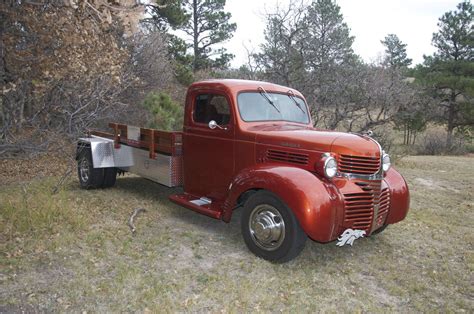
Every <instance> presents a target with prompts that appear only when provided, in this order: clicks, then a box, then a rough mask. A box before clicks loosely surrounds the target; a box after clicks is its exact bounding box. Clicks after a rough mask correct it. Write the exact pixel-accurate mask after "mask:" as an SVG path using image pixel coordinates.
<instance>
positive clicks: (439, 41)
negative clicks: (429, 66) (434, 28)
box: [432, 0, 474, 61]
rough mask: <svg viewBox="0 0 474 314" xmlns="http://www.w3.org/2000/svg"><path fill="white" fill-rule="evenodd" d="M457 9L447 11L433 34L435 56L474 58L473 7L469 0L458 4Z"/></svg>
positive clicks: (440, 57) (449, 58) (447, 58)
mask: <svg viewBox="0 0 474 314" xmlns="http://www.w3.org/2000/svg"><path fill="white" fill-rule="evenodd" d="M457 9H458V10H456V11H449V12H446V13H445V14H444V15H443V16H442V17H441V18H440V19H439V22H438V27H439V31H438V32H437V33H434V34H433V40H432V43H433V46H435V47H436V48H438V51H437V52H436V53H435V57H437V58H439V59H441V60H445V61H448V60H455V61H458V60H466V61H473V59H474V49H473V46H474V36H473V8H472V4H471V2H470V1H469V0H467V1H463V2H461V3H459V4H458V5H457Z"/></svg>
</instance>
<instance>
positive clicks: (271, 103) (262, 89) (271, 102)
mask: <svg viewBox="0 0 474 314" xmlns="http://www.w3.org/2000/svg"><path fill="white" fill-rule="evenodd" d="M258 91H259V92H260V95H262V97H263V98H265V99H266V100H267V101H268V103H269V104H270V105H272V107H273V108H275V110H276V111H278V113H281V112H280V109H278V108H277V106H276V105H275V104H274V103H273V100H271V99H270V95H268V93H267V91H266V90H265V89H264V88H263V87H262V86H259V87H258Z"/></svg>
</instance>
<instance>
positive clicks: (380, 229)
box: [372, 225, 388, 235]
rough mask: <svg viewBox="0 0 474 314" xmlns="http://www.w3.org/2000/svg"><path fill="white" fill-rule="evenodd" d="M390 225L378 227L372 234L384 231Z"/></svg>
mask: <svg viewBox="0 0 474 314" xmlns="http://www.w3.org/2000/svg"><path fill="white" fill-rule="evenodd" d="M387 227H388V225H383V226H382V227H380V228H378V229H377V230H375V231H374V232H372V235H376V234H379V233H382V231H384V230H385V228H387Z"/></svg>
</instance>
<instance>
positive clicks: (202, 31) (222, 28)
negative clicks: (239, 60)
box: [180, 0, 237, 72]
mask: <svg viewBox="0 0 474 314" xmlns="http://www.w3.org/2000/svg"><path fill="white" fill-rule="evenodd" d="M225 2H226V0H183V5H184V9H185V11H186V13H187V14H188V15H189V16H190V19H189V20H188V22H187V23H186V24H185V25H184V26H183V27H181V28H180V29H181V30H182V31H184V32H185V33H186V34H187V35H188V36H189V39H190V40H189V45H190V47H191V48H192V52H193V64H192V67H193V71H194V72H196V71H197V70H200V69H204V68H225V67H226V66H227V65H228V63H229V61H230V60H232V58H233V57H234V56H233V55H232V54H230V53H227V52H226V49H225V48H219V49H214V48H213V47H214V46H215V45H217V44H220V43H222V42H224V41H226V40H228V39H230V38H232V36H233V33H234V31H235V30H236V28H237V25H236V24H235V23H230V22H229V20H230V18H231V14H230V13H228V12H225V11H224V6H225ZM214 56H218V57H217V58H215V59H212V58H211V57H214Z"/></svg>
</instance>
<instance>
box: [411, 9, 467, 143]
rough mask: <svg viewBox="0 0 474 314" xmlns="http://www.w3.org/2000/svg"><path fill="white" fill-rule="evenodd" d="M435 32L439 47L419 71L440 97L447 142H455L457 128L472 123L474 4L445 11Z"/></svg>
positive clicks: (432, 90)
mask: <svg viewBox="0 0 474 314" xmlns="http://www.w3.org/2000/svg"><path fill="white" fill-rule="evenodd" d="M438 27H439V31H438V32H437V33H434V34H433V40H432V43H433V45H434V46H435V47H436V48H437V49H438V50H437V51H436V52H435V54H434V55H433V56H429V57H426V56H425V61H424V64H423V66H421V67H419V69H418V75H419V76H420V78H421V80H422V82H423V83H424V84H425V86H427V87H428V88H430V89H431V92H432V93H433V95H434V96H435V97H436V99H438V103H439V104H440V106H441V109H442V110H441V112H440V114H439V115H438V119H439V121H440V122H443V123H446V126H447V131H448V135H447V144H448V147H449V146H451V144H452V137H453V133H454V130H456V129H458V128H460V127H471V128H472V127H473V126H474V118H473V117H472V112H473V111H474V110H473V106H474V60H473V57H474V49H473V48H474V47H473V46H474V33H473V7H472V4H471V3H470V2H469V1H463V2H461V3H459V4H458V5H457V10H455V11H450V12H447V13H445V14H444V15H443V16H442V17H441V18H440V19H439V23H438Z"/></svg>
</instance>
